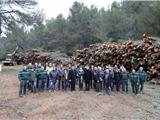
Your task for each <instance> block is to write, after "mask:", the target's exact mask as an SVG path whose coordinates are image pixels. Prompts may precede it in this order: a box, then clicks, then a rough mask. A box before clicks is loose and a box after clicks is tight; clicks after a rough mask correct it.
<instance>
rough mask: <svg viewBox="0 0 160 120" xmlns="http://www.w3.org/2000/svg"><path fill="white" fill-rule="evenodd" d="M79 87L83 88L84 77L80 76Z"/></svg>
mask: <svg viewBox="0 0 160 120" xmlns="http://www.w3.org/2000/svg"><path fill="white" fill-rule="evenodd" d="M79 89H80V90H82V89H83V79H81V78H79Z"/></svg>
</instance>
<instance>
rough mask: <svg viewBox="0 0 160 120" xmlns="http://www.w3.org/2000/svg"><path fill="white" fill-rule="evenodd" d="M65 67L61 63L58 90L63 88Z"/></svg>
mask: <svg viewBox="0 0 160 120" xmlns="http://www.w3.org/2000/svg"><path fill="white" fill-rule="evenodd" d="M63 70H64V68H63V65H62V64H61V65H60V66H59V68H58V72H59V74H58V75H59V76H58V90H60V89H61V83H62V72H63ZM62 88H63V85H62Z"/></svg>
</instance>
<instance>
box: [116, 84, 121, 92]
mask: <svg viewBox="0 0 160 120" xmlns="http://www.w3.org/2000/svg"><path fill="white" fill-rule="evenodd" d="M115 86H116V91H117V92H119V91H120V81H115Z"/></svg>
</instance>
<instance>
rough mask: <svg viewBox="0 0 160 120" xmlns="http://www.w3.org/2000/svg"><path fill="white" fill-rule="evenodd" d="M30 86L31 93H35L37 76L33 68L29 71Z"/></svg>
mask: <svg viewBox="0 0 160 120" xmlns="http://www.w3.org/2000/svg"><path fill="white" fill-rule="evenodd" d="M30 83H31V84H30V85H31V92H34V93H36V84H37V76H36V72H35V71H34V67H32V69H31V70H30Z"/></svg>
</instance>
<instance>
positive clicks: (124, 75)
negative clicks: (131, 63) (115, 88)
mask: <svg viewBox="0 0 160 120" xmlns="http://www.w3.org/2000/svg"><path fill="white" fill-rule="evenodd" d="M121 75H122V91H123V92H128V77H129V76H128V72H127V70H126V69H125V68H123V69H122V72H121Z"/></svg>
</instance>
